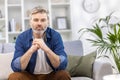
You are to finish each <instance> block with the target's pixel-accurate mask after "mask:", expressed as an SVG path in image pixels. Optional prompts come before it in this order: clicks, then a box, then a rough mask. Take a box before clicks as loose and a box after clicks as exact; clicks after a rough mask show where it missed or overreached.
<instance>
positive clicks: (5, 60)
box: [0, 52, 13, 80]
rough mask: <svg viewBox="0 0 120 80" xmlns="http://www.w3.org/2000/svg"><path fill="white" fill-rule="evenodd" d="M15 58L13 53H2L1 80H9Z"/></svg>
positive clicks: (0, 61)
mask: <svg viewBox="0 0 120 80" xmlns="http://www.w3.org/2000/svg"><path fill="white" fill-rule="evenodd" d="M12 58H13V52H10V53H6V54H1V53H0V80H4V79H6V80H7V78H8V76H9V74H10V73H12V72H13V71H12V69H11V60H12Z"/></svg>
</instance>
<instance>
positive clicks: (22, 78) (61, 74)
mask: <svg viewBox="0 0 120 80" xmlns="http://www.w3.org/2000/svg"><path fill="white" fill-rule="evenodd" d="M8 80H71V78H70V75H69V73H68V72H67V71H65V70H60V71H57V72H51V73H49V74H37V75H36V74H30V73H28V72H14V73H12V74H10V76H9V78H8Z"/></svg>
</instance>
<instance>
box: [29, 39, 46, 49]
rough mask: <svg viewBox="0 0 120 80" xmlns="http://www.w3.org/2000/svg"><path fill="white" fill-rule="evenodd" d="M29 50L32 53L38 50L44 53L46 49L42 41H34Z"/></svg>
mask: <svg viewBox="0 0 120 80" xmlns="http://www.w3.org/2000/svg"><path fill="white" fill-rule="evenodd" d="M31 48H32V50H33V51H36V50H38V49H42V50H43V51H45V50H46V49H48V47H47V45H46V44H45V42H44V40H43V39H34V40H33V43H32V46H31Z"/></svg>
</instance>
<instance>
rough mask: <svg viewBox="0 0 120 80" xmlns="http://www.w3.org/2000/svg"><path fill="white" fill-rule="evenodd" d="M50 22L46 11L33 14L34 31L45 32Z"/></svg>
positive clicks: (31, 21)
mask: <svg viewBox="0 0 120 80" xmlns="http://www.w3.org/2000/svg"><path fill="white" fill-rule="evenodd" d="M48 23H49V20H48V16H47V14H46V13H36V14H33V15H32V16H31V19H30V25H31V27H32V29H33V32H35V33H38V34H40V33H41V32H44V30H45V29H46V28H47V26H48Z"/></svg>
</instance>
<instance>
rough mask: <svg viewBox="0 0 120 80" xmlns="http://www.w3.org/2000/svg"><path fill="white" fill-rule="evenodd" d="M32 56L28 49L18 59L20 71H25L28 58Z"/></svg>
mask: <svg viewBox="0 0 120 80" xmlns="http://www.w3.org/2000/svg"><path fill="white" fill-rule="evenodd" d="M32 54H33V51H32V50H31V49H29V50H28V51H27V52H26V53H25V54H24V55H23V56H22V57H21V59H20V64H21V70H25V69H26V67H27V65H28V63H29V61H30V58H31V56H32Z"/></svg>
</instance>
